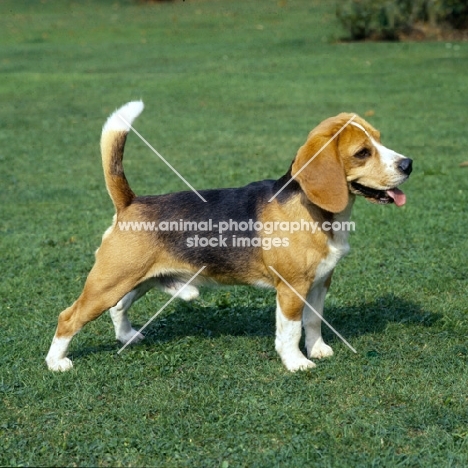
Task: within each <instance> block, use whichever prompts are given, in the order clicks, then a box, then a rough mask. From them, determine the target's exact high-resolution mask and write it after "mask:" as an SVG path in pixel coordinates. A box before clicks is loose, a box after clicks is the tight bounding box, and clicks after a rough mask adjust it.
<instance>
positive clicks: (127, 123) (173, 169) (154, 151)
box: [118, 114, 207, 203]
mask: <svg viewBox="0 0 468 468" xmlns="http://www.w3.org/2000/svg"><path fill="white" fill-rule="evenodd" d="M118 115H119V118H120V119H121V120H122V122H124V123H125V125H128V126H129V128H131V129H132V130H133V131H134V132H135V134H136V135H138V137H139V138H140V140H141V141H142V142H143V143H145V145H146V146H148V148H149V149H150V150H152V151H153V153H154V154H155V155H156V156H158V157H159V158H160V159H161V161H163V162H164V163H165V164H166V165H167V166H168V167H169V168H170V169H171V170H172V172H174V173H175V174H176V175H177V176H178V177H179V178H180V179H181V180H182V181H183V182H185V184H186V185H187V186H188V187H189V188H190V190H192V192H194V193H196V194H197V195H198V196H199V197H200V198H201V199H202V200H203V201H204V202H205V203H207V201H206V200H205V199H204V198H203V197H202V196H201V195H200V193H198V191H197V190H195V189H194V188H193V187H192V185H191V184H190V183H189V182H188V181H187V180H186V179H185V178H184V177H183V176H182V174H180V173H179V172H178V171H177V170H176V169H175V168H174V167H173V166H172V165H171V164H170V163H169V162H168V161H167V160H166V159H165V158H164V157H163V156H161V154H160V153H159V152H158V151H157V150H156V149H155V148H153V146H151V144H150V143H149V142H148V141H147V140H146V139H145V138H143V136H142V135H141V134H140V133H138V132H137V131H136V130H135V129H134V128H133V127H132V125H131V124H130V123H129V122H127V120H126V119H125V118H124V117H122V115H120V114H118Z"/></svg>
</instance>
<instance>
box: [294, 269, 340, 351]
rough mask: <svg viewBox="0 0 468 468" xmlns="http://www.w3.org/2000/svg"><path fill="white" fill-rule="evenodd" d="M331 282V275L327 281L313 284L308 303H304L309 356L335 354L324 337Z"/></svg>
mask: <svg viewBox="0 0 468 468" xmlns="http://www.w3.org/2000/svg"><path fill="white" fill-rule="evenodd" d="M330 283H331V276H330V277H329V278H328V280H326V281H325V282H322V281H321V282H319V283H317V284H314V285H312V287H311V289H310V291H309V293H308V294H307V302H308V304H310V305H311V306H312V307H313V308H314V310H312V309H311V308H310V307H309V306H308V305H304V310H303V312H302V320H303V325H304V331H305V342H306V348H307V356H308V357H310V358H318V359H321V358H324V357H328V356H333V349H332V348H331V347H330V346H328V345H327V344H325V342H324V341H323V338H322V315H323V305H324V302H325V296H326V294H327V291H328V288H329V286H330Z"/></svg>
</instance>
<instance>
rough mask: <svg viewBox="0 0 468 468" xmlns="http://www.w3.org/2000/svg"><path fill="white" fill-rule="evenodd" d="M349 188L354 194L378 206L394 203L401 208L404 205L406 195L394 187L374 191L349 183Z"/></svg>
mask: <svg viewBox="0 0 468 468" xmlns="http://www.w3.org/2000/svg"><path fill="white" fill-rule="evenodd" d="M351 186H352V188H353V191H354V192H355V193H356V194H359V195H362V196H364V197H365V198H367V199H368V200H369V201H371V202H373V203H378V204H379V205H388V204H389V203H395V205H396V206H403V205H404V204H405V203H406V195H405V194H404V193H403V192H402V191H401V190H400V189H399V188H396V187H395V188H393V189H390V190H376V189H373V188H370V187H366V186H365V185H361V184H358V183H357V182H351Z"/></svg>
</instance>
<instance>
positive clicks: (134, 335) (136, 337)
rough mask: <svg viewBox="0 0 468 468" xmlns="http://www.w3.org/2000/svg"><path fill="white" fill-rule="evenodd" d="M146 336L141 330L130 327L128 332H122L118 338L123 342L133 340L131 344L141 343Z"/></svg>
mask: <svg viewBox="0 0 468 468" xmlns="http://www.w3.org/2000/svg"><path fill="white" fill-rule="evenodd" d="M144 337H145V335H143V334H142V333H140V332H139V331H137V330H135V329H134V328H130V330H129V331H128V332H126V333H121V334H119V335H118V336H117V337H116V338H117V339H118V340H119V341H120V342H121V343H123V344H126V343H128V342H129V341H130V340H131V341H132V342H131V343H130V344H135V343H139V342H140V341H141V340H142V339H143V338H144Z"/></svg>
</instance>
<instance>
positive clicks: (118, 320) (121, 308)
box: [109, 279, 157, 344]
mask: <svg viewBox="0 0 468 468" xmlns="http://www.w3.org/2000/svg"><path fill="white" fill-rule="evenodd" d="M156 284H157V282H156V280H155V279H149V280H146V281H144V282H143V283H141V284H139V285H138V286H137V287H136V288H135V289H132V290H131V291H130V292H129V293H127V294H126V295H125V296H124V297H123V298H122V299H120V301H119V302H118V303H117V304H116V305H115V306H114V307H111V308H110V309H109V313H110V316H111V319H112V323H113V324H114V328H115V337H116V338H117V339H118V340H119V341H120V342H121V343H124V344H125V343H127V342H128V341H130V340H132V343H138V342H139V341H141V340H142V339H143V338H144V336H143V335H142V334H141V333H140V332H138V331H137V330H135V329H133V328H132V324H131V323H130V320H129V319H128V316H127V311H128V309H130V307H131V306H132V304H133V303H134V302H136V301H137V300H138V299H140V298H141V297H143V296H144V295H145V294H146V293H147V292H148V291H149V290H150V289H152V288H154V287H155V286H156ZM135 335H137V336H135Z"/></svg>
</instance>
